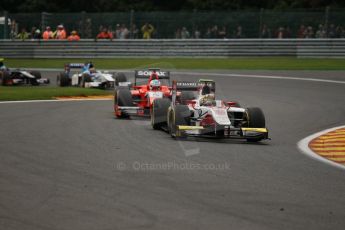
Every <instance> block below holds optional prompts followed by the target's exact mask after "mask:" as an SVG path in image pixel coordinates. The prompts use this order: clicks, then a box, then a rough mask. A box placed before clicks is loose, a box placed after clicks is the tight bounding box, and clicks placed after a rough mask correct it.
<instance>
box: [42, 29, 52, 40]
mask: <svg viewBox="0 0 345 230" xmlns="http://www.w3.org/2000/svg"><path fill="white" fill-rule="evenodd" d="M53 36H54V35H53V31H52V30H51V28H50V26H47V27H46V30H45V31H44V32H43V35H42V37H43V40H48V39H52V38H53Z"/></svg>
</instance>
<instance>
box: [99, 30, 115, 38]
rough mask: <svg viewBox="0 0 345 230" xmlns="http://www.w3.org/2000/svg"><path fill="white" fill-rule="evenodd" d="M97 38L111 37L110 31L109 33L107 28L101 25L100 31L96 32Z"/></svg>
mask: <svg viewBox="0 0 345 230" xmlns="http://www.w3.org/2000/svg"><path fill="white" fill-rule="evenodd" d="M96 38H97V39H113V35H112V33H109V32H108V30H107V28H105V27H103V29H102V31H101V32H100V33H99V34H97V37H96Z"/></svg>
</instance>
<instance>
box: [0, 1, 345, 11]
mask: <svg viewBox="0 0 345 230" xmlns="http://www.w3.org/2000/svg"><path fill="white" fill-rule="evenodd" d="M326 6H332V7H335V8H336V7H345V1H344V0H228V1H224V0H186V1H184V0H175V1H171V0H98V1H88V0H79V1H67V0H56V1H47V0H24V1H23V0H2V3H1V5H0V11H2V10H7V11H9V12H11V13H16V12H22V13H23V12H42V11H45V12H81V11H86V12H114V11H129V10H132V9H133V10H136V11H179V10H195V9H197V10H236V9H260V8H265V9H296V8H324V7H326Z"/></svg>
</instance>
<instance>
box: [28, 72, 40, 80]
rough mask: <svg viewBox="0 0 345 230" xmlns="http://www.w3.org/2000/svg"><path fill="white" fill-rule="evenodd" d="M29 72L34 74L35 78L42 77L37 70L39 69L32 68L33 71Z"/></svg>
mask: <svg viewBox="0 0 345 230" xmlns="http://www.w3.org/2000/svg"><path fill="white" fill-rule="evenodd" d="M30 74H31V75H34V76H35V78H36V79H41V78H42V75H41V72H39V71H35V70H33V71H30Z"/></svg>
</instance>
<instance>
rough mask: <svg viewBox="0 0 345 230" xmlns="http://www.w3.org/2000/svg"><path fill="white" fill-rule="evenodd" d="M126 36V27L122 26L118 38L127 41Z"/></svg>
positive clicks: (127, 32)
mask: <svg viewBox="0 0 345 230" xmlns="http://www.w3.org/2000/svg"><path fill="white" fill-rule="evenodd" d="M128 35H129V31H128V29H127V27H126V25H125V24H122V25H121V28H120V37H119V39H127V38H128Z"/></svg>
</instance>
